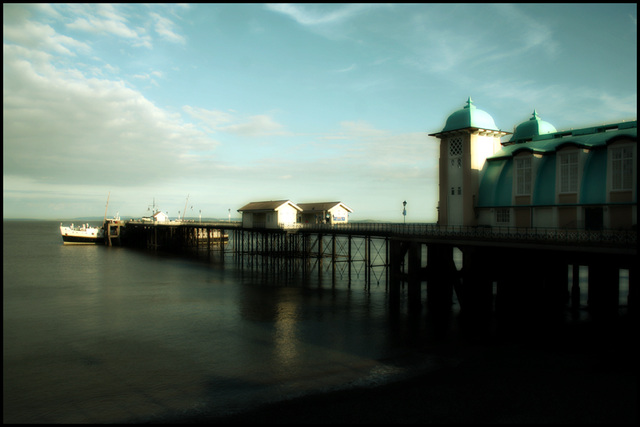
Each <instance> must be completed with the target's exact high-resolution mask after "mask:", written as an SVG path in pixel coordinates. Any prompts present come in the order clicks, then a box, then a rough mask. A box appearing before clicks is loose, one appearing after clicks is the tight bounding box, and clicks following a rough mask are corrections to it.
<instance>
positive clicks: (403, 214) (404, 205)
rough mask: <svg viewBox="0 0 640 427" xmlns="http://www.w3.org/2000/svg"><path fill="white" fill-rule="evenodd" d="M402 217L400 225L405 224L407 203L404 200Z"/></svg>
mask: <svg viewBox="0 0 640 427" xmlns="http://www.w3.org/2000/svg"><path fill="white" fill-rule="evenodd" d="M402 216H403V219H402V223H403V224H404V225H406V224H407V201H406V200H405V201H404V202H402Z"/></svg>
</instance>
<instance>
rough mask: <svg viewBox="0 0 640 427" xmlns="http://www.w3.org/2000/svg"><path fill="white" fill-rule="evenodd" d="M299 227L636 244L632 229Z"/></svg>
mask: <svg viewBox="0 0 640 427" xmlns="http://www.w3.org/2000/svg"><path fill="white" fill-rule="evenodd" d="M296 228H297V229H298V230H299V231H305V232H331V233H343V234H364V235H377V236H389V237H392V236H403V237H426V238H443V239H444V238H447V239H454V238H455V239H464V240H482V241H488V240H493V241H510V242H514V241H519V242H528V243H567V244H586V245H604V246H615V247H626V248H629V247H637V244H638V236H637V232H636V231H635V230H580V229H568V228H541V227H536V228H529V227H484V226H478V227H469V226H439V225H437V224H416V223H412V224H399V223H349V224H340V225H331V224H297V225H296Z"/></svg>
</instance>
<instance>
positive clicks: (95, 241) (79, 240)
mask: <svg viewBox="0 0 640 427" xmlns="http://www.w3.org/2000/svg"><path fill="white" fill-rule="evenodd" d="M62 243H63V244H65V245H104V237H83V236H62Z"/></svg>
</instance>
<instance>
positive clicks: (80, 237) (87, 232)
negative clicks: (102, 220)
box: [60, 223, 104, 245]
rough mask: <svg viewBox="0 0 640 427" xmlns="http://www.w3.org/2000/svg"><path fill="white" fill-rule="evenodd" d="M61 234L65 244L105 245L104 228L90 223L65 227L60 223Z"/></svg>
mask: <svg viewBox="0 0 640 427" xmlns="http://www.w3.org/2000/svg"><path fill="white" fill-rule="evenodd" d="M60 234H61V235H62V242H63V243H64V244H65V245H83V244H84V245H103V244H104V228H102V227H92V226H90V225H89V224H82V225H79V226H74V225H73V224H71V226H69V227H65V226H64V225H62V223H61V224H60Z"/></svg>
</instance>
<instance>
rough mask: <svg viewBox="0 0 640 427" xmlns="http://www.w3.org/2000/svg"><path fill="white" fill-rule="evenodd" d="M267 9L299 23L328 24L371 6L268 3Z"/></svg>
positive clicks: (307, 24)
mask: <svg viewBox="0 0 640 427" xmlns="http://www.w3.org/2000/svg"><path fill="white" fill-rule="evenodd" d="M266 7H267V8H268V9H270V10H272V11H274V12H279V13H282V14H284V15H287V16H289V17H290V18H291V19H293V20H294V21H296V22H297V23H299V24H301V25H306V26H316V25H330V24H336V23H341V22H344V21H347V20H349V19H351V18H353V17H354V16H358V15H359V14H361V13H362V12H363V11H365V10H368V9H371V8H372V7H379V6H376V5H368V4H350V5H335V4H324V5H311V4H268V5H267V6H266Z"/></svg>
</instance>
